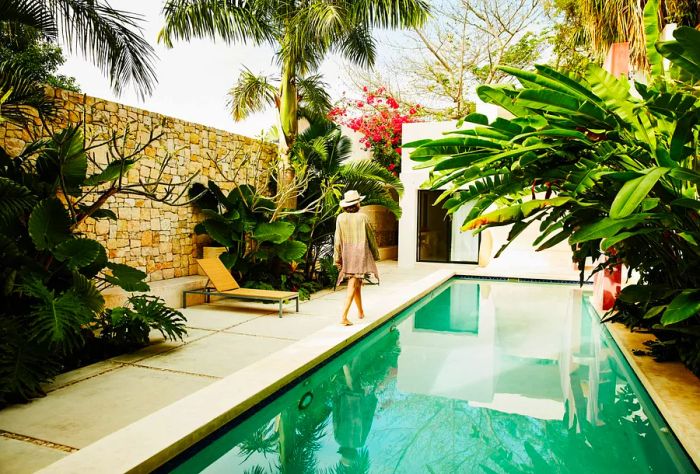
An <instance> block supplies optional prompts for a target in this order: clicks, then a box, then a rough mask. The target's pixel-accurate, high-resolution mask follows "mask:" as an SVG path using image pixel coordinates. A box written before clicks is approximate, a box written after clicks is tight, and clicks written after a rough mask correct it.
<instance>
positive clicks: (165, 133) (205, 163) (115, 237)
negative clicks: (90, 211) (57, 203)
mask: <svg viewBox="0 0 700 474" xmlns="http://www.w3.org/2000/svg"><path fill="white" fill-rule="evenodd" d="M47 91H48V92H47V93H48V94H51V95H53V96H54V97H55V99H56V101H57V104H58V113H57V116H56V118H55V119H53V120H52V121H51V123H50V124H49V127H48V128H47V127H45V126H40V123H39V121H36V126H35V127H30V128H29V129H21V128H18V127H16V126H13V125H11V124H7V123H4V124H0V145H2V146H3V147H4V148H5V150H6V151H7V152H8V153H9V154H10V156H16V155H18V154H19V153H20V152H21V151H22V150H23V148H24V146H25V145H26V144H27V143H28V142H30V141H32V138H38V137H40V136H42V135H43V136H46V135H47V134H48V133H49V132H48V131H47V130H53V131H59V130H61V128H63V127H65V126H66V125H68V124H82V126H83V128H84V130H85V135H86V137H93V138H96V139H98V140H99V139H102V140H104V139H105V138H106V137H108V136H109V134H110V133H112V132H114V131H117V132H119V133H123V132H124V131H125V130H128V133H127V134H126V135H125V141H124V146H125V147H126V149H132V150H133V149H134V148H135V147H138V146H139V145H141V144H144V143H145V142H147V141H148V139H149V135H150V132H151V130H155V132H159V133H161V135H160V137H159V138H158V140H156V141H154V142H152V143H151V144H150V145H149V146H147V147H146V148H145V149H143V151H142V154H141V155H142V158H141V159H140V160H139V162H138V163H137V165H136V166H134V167H133V168H132V169H130V170H129V172H128V174H127V176H126V178H127V180H128V182H129V183H138V182H139V179H142V180H147V179H149V178H150V179H153V178H155V177H158V176H159V173H160V170H161V167H162V164H163V162H164V161H165V162H166V166H165V167H164V171H163V173H162V175H160V176H161V179H162V180H164V181H166V182H172V183H178V182H182V181H184V180H186V179H187V178H188V177H189V176H192V175H193V174H195V173H198V175H197V176H196V178H195V182H201V183H205V184H206V182H207V180H209V179H211V180H213V181H216V182H217V184H219V186H220V187H221V188H222V189H224V190H225V191H226V190H229V189H231V188H232V187H234V186H235V185H236V184H243V183H248V184H257V185H260V184H261V182H263V181H264V180H266V174H265V173H266V172H267V171H266V170H267V169H268V168H269V165H270V162H271V160H273V159H274V157H275V156H276V153H277V148H276V146H275V145H273V144H270V143H263V142H260V141H258V140H255V139H253V138H250V137H245V136H241V135H236V134H233V133H230V132H226V131H223V130H218V129H215V128H212V127H207V126H205V125H200V124H195V123H191V122H186V121H184V120H179V119H176V118H172V117H167V116H164V115H161V114H157V113H154V112H149V111H146V110H142V109H138V108H134V107H129V106H126V105H122V104H118V103H115V102H110V101H105V100H102V99H97V98H94V97H90V96H86V95H84V94H78V93H73V92H67V91H64V90H60V89H51V88H48V89H47ZM107 153H108V150H107V147H104V146H103V147H100V148H96V149H95V150H94V153H93V156H94V157H95V159H96V161H97V162H98V163H100V162H101V163H105V162H106V160H107ZM168 157H169V159H168ZM246 157H248V158H246ZM250 157H255V158H254V159H252V158H250ZM93 172H94V166H92V165H91V166H90V167H89V169H88V176H89V175H90V174H92V173H93ZM222 172H223V173H224V175H225V177H222ZM186 197H187V193H186V192H185V194H184V196H183V199H186ZM88 204H89V202H88ZM104 208H106V209H110V210H112V211H114V212H115V213H116V214H117V216H118V220H116V221H114V220H93V219H87V221H86V223H85V224H84V225H83V227H82V228H81V229H80V230H81V231H82V232H83V233H84V235H85V236H86V237H89V238H93V239H96V240H98V241H99V242H101V243H102V244H103V245H104V246H105V247H106V249H107V252H108V254H109V257H110V261H112V262H115V263H124V264H127V265H131V266H134V267H136V268H139V269H141V270H143V271H145V272H146V273H147V274H148V279H149V280H150V281H156V280H162V279H169V278H177V277H183V276H188V275H194V274H197V264H196V261H195V259H196V258H197V257H199V256H201V252H202V250H201V248H202V246H204V245H206V244H207V243H208V240H207V237H206V236H197V235H196V234H195V233H194V226H195V224H197V223H198V222H200V221H201V220H202V216H201V214H200V213H198V212H197V211H195V209H194V208H193V206H192V205H191V204H185V205H182V206H172V205H169V204H165V203H161V202H157V201H152V200H149V199H147V198H145V197H142V196H128V195H123V194H120V195H116V196H112V197H110V198H109V200H108V201H107V203H106V205H105V206H104Z"/></svg>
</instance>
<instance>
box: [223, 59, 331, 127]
mask: <svg viewBox="0 0 700 474" xmlns="http://www.w3.org/2000/svg"><path fill="white" fill-rule="evenodd" d="M275 82H278V83H279V79H277V78H274V77H271V76H264V75H258V76H256V75H255V74H253V73H252V72H251V71H250V69H247V68H246V69H244V70H243V72H241V74H240V75H239V76H238V81H237V82H236V83H235V84H234V86H233V87H232V88H231V89H230V90H229V92H228V96H229V103H228V105H229V107H230V109H231V115H232V116H233V118H234V120H244V119H245V118H246V117H248V116H249V115H250V114H252V113H255V112H261V111H263V110H265V109H266V108H268V107H275V108H276V109H277V111H278V113H279V110H280V105H281V102H282V97H281V96H280V93H279V91H280V86H279V85H275V84H274V83H275ZM297 88H298V93H297V100H298V103H299V108H298V111H297V113H298V115H299V117H305V118H307V119H310V120H313V119H317V118H320V117H324V116H326V114H327V113H328V111H329V110H330V108H331V98H330V96H329V95H328V92H326V83H325V82H323V81H322V79H321V75H320V74H313V75H310V76H307V77H302V78H300V79H299V80H298V81H297Z"/></svg>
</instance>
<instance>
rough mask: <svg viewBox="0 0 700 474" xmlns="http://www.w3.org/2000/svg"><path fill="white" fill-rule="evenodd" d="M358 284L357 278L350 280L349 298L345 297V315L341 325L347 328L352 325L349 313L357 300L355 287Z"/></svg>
mask: <svg viewBox="0 0 700 474" xmlns="http://www.w3.org/2000/svg"><path fill="white" fill-rule="evenodd" d="M356 283H357V278H350V279H349V280H348V292H347V296H346V297H345V306H344V307H343V315H342V318H341V320H340V324H343V325H345V326H349V325H350V324H352V323H351V322H350V321H349V320H348V311H350V305H352V300H353V299H354V298H355V285H356Z"/></svg>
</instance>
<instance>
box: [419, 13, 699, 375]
mask: <svg viewBox="0 0 700 474" xmlns="http://www.w3.org/2000/svg"><path fill="white" fill-rule="evenodd" d="M650 8H654V6H653V5H652V6H651V7H650ZM647 17H648V18H647V20H648V25H647V26H648V30H649V32H653V31H655V30H654V28H655V27H656V25H655V21H656V15H651V14H650V15H647ZM652 20H653V21H652ZM649 22H650V23H649ZM650 36H651V37H653V35H651V34H650ZM699 36H700V33H698V32H697V31H695V30H692V29H690V28H686V27H681V28H679V29H677V30H676V31H675V33H674V37H675V40H673V41H670V42H665V43H656V44H655V45H653V46H654V47H655V50H656V51H658V53H659V54H660V56H663V57H665V58H667V59H669V60H670V64H671V66H670V67H669V68H668V70H663V69H660V65H661V61H660V59H659V58H654V57H650V58H649V60H650V62H651V64H652V69H651V70H652V75H651V76H650V78H649V84H647V85H644V84H639V83H637V84H635V85H634V86H635V89H636V91H637V92H638V95H637V94H633V93H632V92H631V84H629V83H628V81H627V79H624V78H616V77H613V76H611V75H610V74H608V73H607V72H606V71H604V70H603V69H601V68H600V67H598V66H595V65H593V64H590V65H588V67H587V68H586V70H585V73H584V74H583V75H582V76H578V75H575V74H572V73H569V72H566V71H556V70H554V69H552V68H549V67H546V66H537V67H536V71H535V72H530V71H521V70H517V69H512V68H503V69H504V70H505V71H506V72H508V73H509V74H511V75H512V76H513V77H515V78H517V79H518V80H519V81H520V83H521V88H519V89H514V88H508V87H492V86H488V87H487V86H482V87H480V88H479V89H478V90H477V92H478V94H479V96H480V97H481V99H482V100H484V101H485V102H490V103H492V104H496V105H500V106H502V107H504V108H506V109H507V110H509V111H510V112H511V113H512V114H513V115H514V118H512V119H507V120H506V119H500V118H499V119H497V120H496V121H494V122H492V123H488V122H487V121H486V120H484V117H483V116H480V115H476V114H475V115H470V116H468V117H466V118H465V122H471V123H473V124H474V126H473V127H472V128H464V129H461V130H457V131H455V132H451V133H449V134H448V136H447V137H446V138H444V139H440V140H433V141H427V142H425V141H424V142H419V143H415V144H412V146H413V147H416V150H415V151H414V152H413V155H412V156H413V158H414V159H416V160H417V161H419V162H420V163H421V164H420V165H419V166H421V167H428V168H431V170H432V171H431V180H430V182H429V185H430V186H432V187H434V188H439V187H442V186H446V187H447V191H446V192H445V193H444V194H443V197H442V199H443V200H446V201H445V204H444V205H445V207H447V208H448V209H449V210H450V211H451V212H454V211H455V210H456V209H458V208H459V207H460V206H463V205H466V204H474V207H473V209H472V211H471V212H470V214H469V216H468V217H467V221H465V223H464V224H465V225H464V227H465V229H476V230H477V231H478V230H481V229H484V228H487V227H491V226H496V225H506V224H515V226H514V227H513V230H512V231H511V234H510V235H509V240H512V239H514V238H515V237H517V235H518V234H519V233H520V232H522V230H523V229H524V228H525V227H527V226H529V225H533V224H535V223H536V222H539V230H540V236H539V238H538V239H537V240H536V241H535V245H540V247H539V249H540V250H541V249H544V248H548V247H550V246H551V245H554V244H556V243H558V242H563V241H565V240H568V243H569V244H570V245H571V248H572V251H573V253H574V260H575V262H577V263H578V264H579V268H580V269H581V272H582V273H581V279H582V280H583V279H584V278H585V275H584V274H583V268H584V264H585V261H586V260H587V259H592V260H593V261H594V262H595V261H597V260H598V259H601V257H605V258H606V259H604V261H603V263H601V264H600V265H599V266H598V267H597V268H596V271H600V270H603V269H605V268H610V267H614V266H616V265H619V264H624V265H625V266H626V267H627V268H628V269H629V270H630V272H636V273H637V274H638V275H639V285H637V286H635V287H630V288H628V289H625V290H624V291H623V292H622V295H621V297H620V298H619V299H618V301H617V303H616V306H615V311H616V316H615V317H616V318H617V319H619V320H622V321H625V322H626V323H627V324H630V325H633V326H644V327H647V328H650V329H651V330H652V331H654V332H655V334H656V335H657V336H658V337H659V339H660V340H661V345H662V346H663V349H664V351H665V354H666V356H668V354H669V352H675V353H676V357H678V356H680V357H681V359H683V360H684V361H685V362H686V363H688V364H689V367H690V368H691V370H693V371H694V372H695V373H697V374H700V357H699V355H700V352H698V351H699V350H700V344H698V338H699V336H700V316H698V312H699V311H700V304H699V303H698V301H699V298H698V295H700V274H698V272H697V268H700V214H699V213H698V210H699V209H700V199H699V194H698V185H699V184H700V173H698V169H699V168H700V162H699V161H698V155H699V151H700V144H699V143H700V142H699V141H698V134H699V133H700V96H699V95H698V89H697V80H698V78H699V77H700V76H699V75H697V71H698V69H697V68H698V66H700V41H698V39H699V38H698V37H699ZM493 206H495V207H496V210H493Z"/></svg>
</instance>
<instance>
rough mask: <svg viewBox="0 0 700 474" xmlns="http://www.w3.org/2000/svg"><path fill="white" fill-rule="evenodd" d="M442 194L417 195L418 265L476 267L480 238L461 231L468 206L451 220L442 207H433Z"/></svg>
mask: <svg viewBox="0 0 700 474" xmlns="http://www.w3.org/2000/svg"><path fill="white" fill-rule="evenodd" d="M440 194H442V191H423V190H421V191H418V249H417V252H418V261H419V262H448V263H477V262H478V261H479V244H480V238H479V237H478V236H474V235H472V233H471V231H467V232H462V231H460V227H461V226H462V224H463V223H464V219H465V218H466V216H467V214H468V213H469V208H468V206H464V207H462V208H461V209H460V210H459V211H458V212H456V213H455V214H453V215H451V216H448V215H447V210H445V209H443V208H442V204H438V205H437V206H434V205H433V203H434V202H435V200H436V199H437V198H438V196H440Z"/></svg>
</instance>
